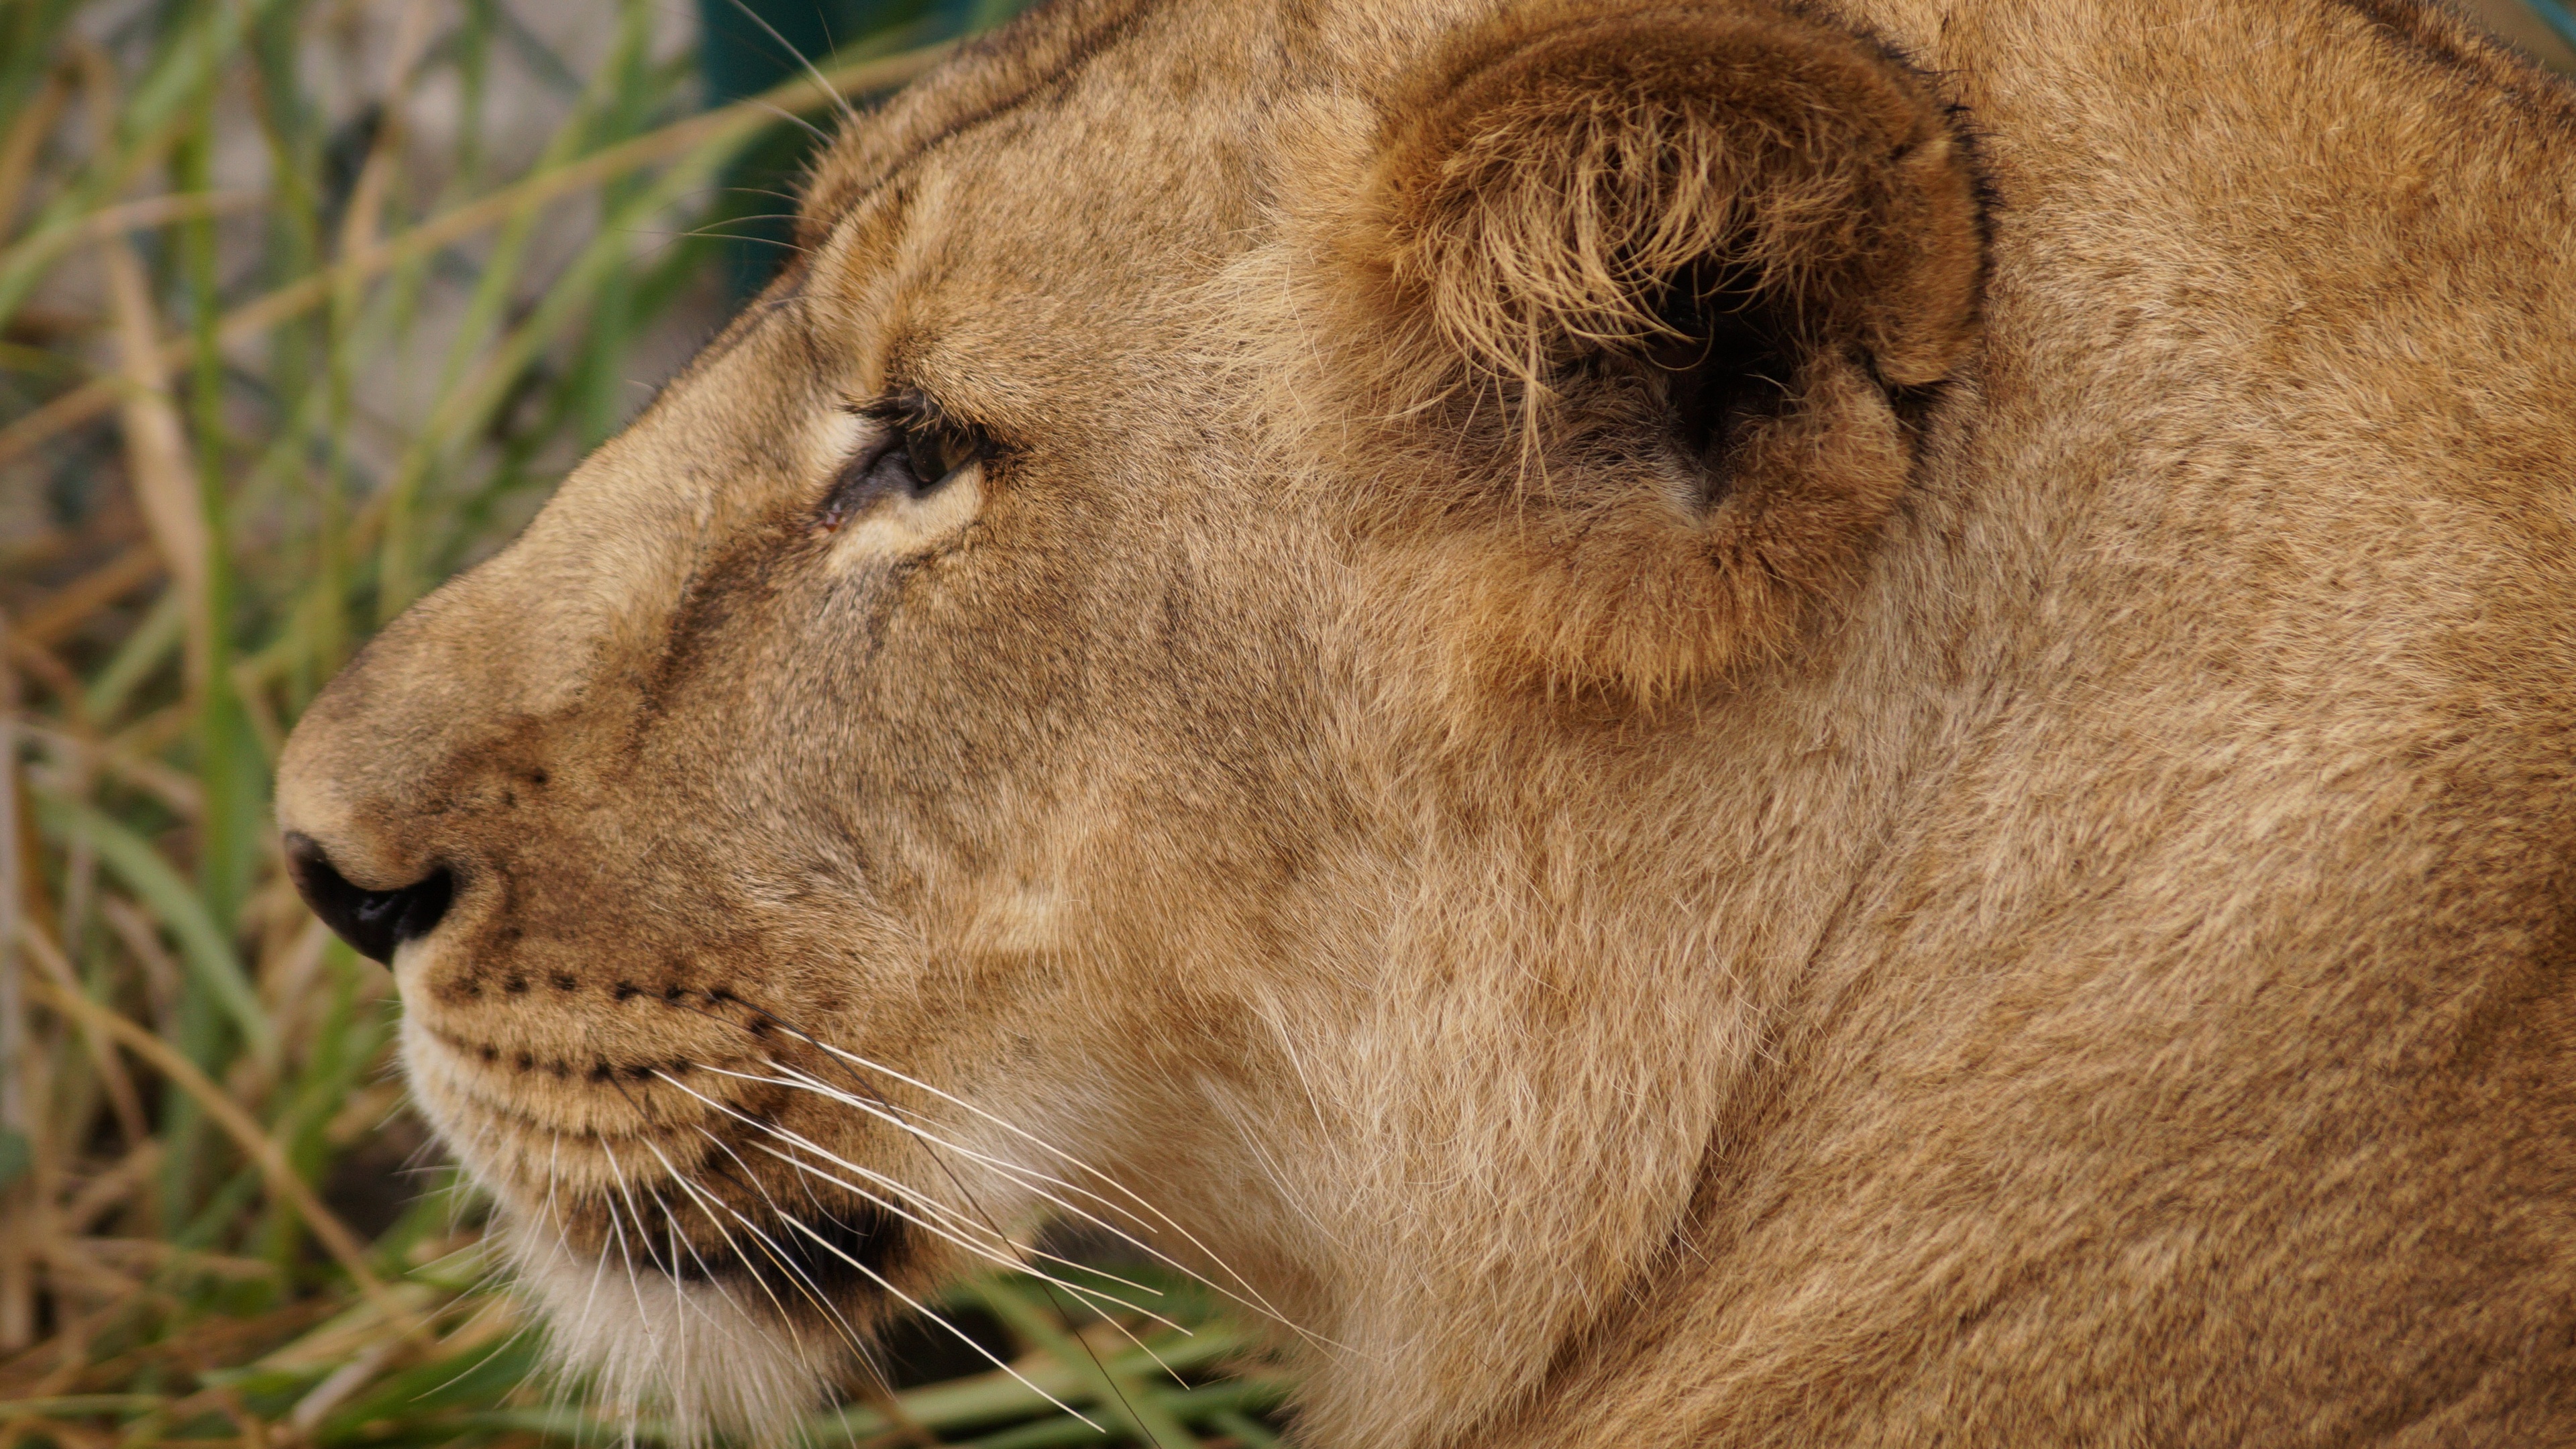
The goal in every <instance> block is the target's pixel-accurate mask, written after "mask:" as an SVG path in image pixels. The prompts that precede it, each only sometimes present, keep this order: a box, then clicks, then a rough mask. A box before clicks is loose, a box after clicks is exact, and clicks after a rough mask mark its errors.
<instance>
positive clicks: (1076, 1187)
mask: <svg viewBox="0 0 2576 1449" xmlns="http://www.w3.org/2000/svg"><path fill="white" fill-rule="evenodd" d="M771 1065H772V1066H776V1065H777V1064H776V1063H771ZM710 1070H712V1071H715V1072H717V1073H718V1074H719V1075H722V1076H730V1077H737V1078H740V1079H741V1080H744V1081H750V1082H761V1083H766V1084H768V1085H771V1086H781V1087H797V1088H801V1089H802V1090H805V1091H809V1092H812V1093H814V1094H815V1095H817V1096H820V1097H823V1098H825V1099H827V1100H829V1101H833V1102H837V1103H840V1104H842V1105H844V1106H849V1107H855V1108H857V1109H858V1110H859V1111H862V1112H865V1113H867V1114H868V1115H870V1116H873V1117H876V1118H878V1119H879V1120H881V1121H884V1122H886V1123H888V1124H889V1125H892V1126H894V1127H897V1128H900V1129H901V1130H903V1131H905V1132H907V1133H909V1134H911V1135H912V1136H913V1137H915V1138H916V1139H918V1140H920V1141H922V1142H923V1143H926V1144H930V1145H933V1146H938V1147H944V1148H946V1149H948V1150H949V1151H951V1152H954V1153H956V1154H958V1155H959V1156H961V1157H964V1158H966V1159H968V1160H969V1161H973V1162H977V1163H980V1164H982V1165H984V1166H987V1167H990V1168H993V1169H994V1170H996V1171H998V1172H1002V1173H1006V1174H1008V1175H1009V1176H1010V1177H1011V1178H1012V1180H1013V1181H1015V1182H1016V1183H1018V1184H1019V1185H1020V1186H1021V1187H1024V1188H1026V1189H1027V1190H1028V1191H1029V1192H1031V1193H1032V1194H1034V1195H1035V1196H1037V1197H1038V1198H1040V1199H1042V1200H1043V1201H1045V1202H1047V1203H1049V1204H1050V1205H1052V1206H1054V1207H1056V1208H1057V1209H1059V1210H1061V1211H1063V1212H1065V1213H1068V1214H1070V1215H1072V1216H1074V1217H1077V1218H1080V1219H1081V1220H1082V1221H1084V1222H1086V1223H1089V1224H1090V1225H1092V1226H1093V1227H1096V1228H1098V1229H1100V1230H1101V1231H1102V1232H1105V1233H1108V1234H1110V1235H1112V1236H1114V1237H1116V1238H1117V1239H1118V1240H1119V1241H1121V1242H1123V1243H1126V1244H1127V1245H1129V1246H1130V1247H1133V1248H1135V1249H1137V1250H1138V1251H1139V1252H1143V1253H1146V1254H1149V1255H1151V1256H1152V1257H1153V1258H1154V1259H1155V1260H1156V1261H1158V1262H1161V1263H1162V1264H1164V1265H1165V1266H1167V1267H1169V1268H1171V1269H1172V1270H1174V1271H1175V1272H1179V1273H1182V1274H1185V1275H1187V1276H1188V1277H1190V1278H1192V1279H1193V1280H1195V1281H1197V1282H1199V1283H1202V1284H1205V1285H1206V1286H1207V1287H1208V1288H1210V1289H1211V1290H1213V1291H1215V1292H1218V1293H1221V1294H1224V1295H1225V1296H1226V1297H1228V1298H1232V1299H1234V1300H1235V1301H1236V1302H1238V1303H1242V1304H1243V1305H1244V1306H1245V1307H1247V1308H1253V1309H1255V1310H1257V1311H1260V1312H1262V1313H1265V1314H1267V1315H1268V1316H1269V1317H1271V1318H1273V1319H1274V1320H1276V1321H1278V1322H1279V1323H1281V1324H1283V1325H1285V1326H1287V1327H1289V1328H1290V1329H1292V1330H1296V1331H1299V1332H1303V1330H1299V1329H1297V1328H1296V1325H1295V1324H1292V1323H1289V1322H1288V1320H1287V1319H1285V1318H1283V1317H1281V1316H1280V1315H1279V1314H1278V1313H1276V1312H1275V1311H1273V1310H1271V1309H1270V1307H1269V1305H1268V1304H1266V1303H1260V1302H1255V1301H1249V1300H1246V1299H1244V1298H1243V1297H1242V1296H1241V1295H1239V1294H1236V1293H1234V1292H1232V1291H1231V1290H1229V1289H1227V1288H1226V1287H1225V1286H1224V1285H1223V1284H1220V1283H1216V1282H1212V1281H1210V1280H1209V1279H1208V1277H1207V1276H1206V1275H1205V1274H1202V1273H1199V1272H1197V1271H1195V1270H1193V1269H1191V1268H1190V1267H1189V1266H1188V1265H1187V1264H1184V1263H1181V1262H1179V1261H1177V1260H1175V1259H1174V1258H1172V1257H1171V1256H1170V1255H1169V1254H1166V1253H1164V1252H1163V1251H1162V1250H1161V1249H1159V1248H1156V1247H1155V1246H1154V1245H1153V1244H1151V1243H1148V1242H1146V1241H1145V1240H1143V1239H1142V1238H1139V1237H1137V1236H1136V1235H1135V1234H1133V1233H1131V1232H1128V1231H1127V1230H1126V1229H1124V1228H1121V1227H1119V1226H1118V1225H1117V1224H1115V1223H1112V1222H1108V1221H1106V1220H1104V1219H1102V1218H1101V1217H1099V1216H1098V1215H1096V1214H1094V1213H1091V1212H1088V1211H1085V1210H1084V1209H1083V1208H1081V1207H1079V1206H1077V1205H1076V1204H1074V1203H1071V1202H1068V1201H1066V1200H1065V1199H1064V1198H1062V1197H1059V1196H1057V1195H1056V1194H1054V1193H1052V1192H1049V1191H1047V1190H1046V1188H1045V1187H1041V1186H1039V1185H1038V1184H1041V1183H1043V1184H1047V1185H1049V1186H1053V1187H1059V1188H1062V1189H1064V1190H1065V1191H1066V1192H1070V1193H1078V1194H1080V1195H1082V1196H1083V1197H1086V1198H1089V1199H1091V1200H1092V1201H1094V1202H1097V1203H1099V1204H1100V1205H1101V1206H1103V1207H1105V1208H1107V1209H1109V1210H1110V1211H1113V1212H1118V1213H1120V1214H1121V1215H1122V1216H1124V1217H1126V1218H1128V1219H1129V1220H1130V1221H1134V1222H1137V1223H1139V1224H1140V1225H1142V1219H1139V1218H1137V1217H1136V1216H1135V1214H1133V1213H1128V1212H1126V1211H1125V1210H1124V1209H1121V1208H1120V1207H1118V1205H1117V1204H1115V1203H1112V1202H1109V1201H1107V1200H1106V1199H1104V1198H1102V1197H1101V1196H1100V1195H1099V1194H1098V1193H1095V1192H1092V1191H1090V1190H1088V1189H1086V1188H1084V1187H1082V1186H1081V1185H1080V1184H1078V1183H1070V1182H1066V1181H1065V1180H1063V1179H1062V1178H1059V1177H1055V1176H1052V1175H1050V1174H1048V1173H1044V1172H1039V1171H1037V1170H1036V1169H1034V1168H1028V1167H1023V1166H1021V1165H1020V1164H1018V1163H1015V1162H1011V1161H1008V1160H1006V1159H1003V1158H998V1157H993V1156H990V1155H988V1154H985V1153H982V1152H978V1151H976V1150H975V1149H974V1148H971V1147H967V1146H964V1145H962V1144H960V1143H957V1142H954V1141H951V1140H949V1139H948V1138H945V1137H941V1136H938V1135H936V1134H933V1133H930V1132H927V1131H924V1130H923V1129H921V1128H919V1127H916V1126H914V1125H913V1124H911V1123H908V1122H905V1121H903V1120H902V1119H900V1118H898V1117H895V1116H892V1115H889V1113H888V1112H887V1110H886V1109H885V1108H883V1107H881V1106H879V1105H877V1104H876V1103H873V1102H870V1101H869V1100H868V1099H866V1098H864V1097H859V1096H855V1095H853V1094H851V1093H847V1092H843V1091H841V1090H840V1089H838V1088H836V1087H833V1086H832V1085H830V1084H829V1083H826V1082H820V1081H817V1080H815V1079H814V1078H812V1077H810V1076H807V1075H805V1074H803V1073H794V1074H793V1075H792V1076H790V1077H783V1078H782V1077H764V1076H759V1075H757V1074H754V1073H748V1072H730V1071H725V1070H724V1069H723V1068H710ZM780 1070H782V1071H792V1069H789V1068H780ZM746 1120H747V1119H746ZM1202 1251H1204V1249H1202ZM1220 1266H1222V1264H1220ZM1227 1273H1228V1274H1229V1276H1235V1275H1234V1274H1233V1270H1232V1269H1230V1268H1229V1269H1227ZM1104 1276H1108V1275H1104ZM1120 1281H1122V1282H1123V1281H1125V1280H1123V1279H1122V1280H1120ZM1133 1286H1136V1287H1137V1288H1139V1289H1140V1290H1141V1291H1144V1292H1147V1293H1153V1294H1155V1295H1156V1296H1158V1297H1159V1296H1161V1290H1159V1289H1155V1288H1150V1287H1146V1286H1145V1285H1142V1284H1136V1285H1133Z"/></svg>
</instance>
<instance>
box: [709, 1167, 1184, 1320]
mask: <svg viewBox="0 0 2576 1449" xmlns="http://www.w3.org/2000/svg"><path fill="white" fill-rule="evenodd" d="M780 1135H781V1136H785V1135H787V1134H783V1133H782V1134H780ZM791 1140H794V1139H791ZM754 1145H755V1146H757V1147H759V1148H760V1150H761V1151H763V1152H766V1153H768V1154H769V1155H770V1156H772V1157H775V1158H777V1159H778V1160H779V1161H781V1162H784V1163H786V1164H787V1165H788V1166H790V1167H793V1168H795V1169H797V1170H798V1171H799V1172H803V1173H805V1174H807V1175H809V1176H811V1177H813V1178H815V1179H817V1180H818V1181H822V1182H828V1183H830V1184H832V1185H833V1186H835V1187H838V1188H840V1189H841V1190H842V1191H844V1192H848V1193H852V1194H855V1195H856V1196H858V1197H861V1198H864V1199H866V1200H867V1201H869V1202H871V1203H874V1204H875V1205H877V1206H878V1207H881V1208H883V1209H885V1210H886V1211H887V1212H890V1213H893V1214H895V1215H896V1216H897V1217H900V1218H902V1219H903V1220H904V1221H906V1222H909V1223H913V1224H915V1225H916V1226H918V1227H920V1228H922V1229H923V1230H924V1231H926V1232H929V1233H931V1234H932V1235H934V1236H936V1237H939V1238H941V1239H943V1240H945V1241H947V1242H951V1243H955V1244H956V1245H957V1246H958V1247H960V1248H963V1249H965V1250H966V1251H967V1252H969V1253H972V1254H974V1255H975V1256H976V1257H979V1258H982V1259H983V1260H984V1261H986V1262H988V1263H992V1264H995V1265H997V1266H1000V1267H1004V1268H1009V1269H1013V1270H1015V1271H1017V1272H1022V1273H1026V1274H1028V1275H1029V1276H1030V1277H1032V1278H1036V1279H1038V1280H1039V1281H1041V1282H1046V1283H1052V1284H1054V1285H1056V1286H1057V1287H1059V1288H1063V1289H1066V1290H1068V1291H1070V1292H1074V1293H1079V1294H1081V1295H1083V1296H1084V1297H1086V1298H1094V1299H1098V1300H1100V1301H1101V1302H1104V1303H1109V1304H1113V1305H1115V1306H1116V1307H1119V1308H1122V1309H1125V1310H1126V1311H1127V1312H1130V1313H1136V1314H1141V1315H1143V1316H1144V1317H1147V1318H1150V1319H1153V1320H1154V1321H1155V1322H1156V1323H1159V1324H1162V1325H1163V1326H1164V1327H1166V1328H1170V1329H1173V1330H1175V1331H1177V1332H1180V1333H1182V1334H1188V1333H1189V1332H1190V1330H1189V1329H1186V1328H1183V1327H1182V1326H1181V1325H1179V1324H1177V1323H1174V1322H1173V1321H1172V1320H1170V1319H1168V1318H1165V1317H1163V1316H1162V1315H1161V1314H1159V1313H1155V1312H1153V1311H1152V1310H1150V1309H1146V1308H1139V1307H1137V1306H1136V1305H1135V1304H1133V1303H1129V1302H1127V1301H1126V1300H1124V1299H1121V1298H1118V1297H1115V1296H1112V1295H1110V1294H1106V1293H1101V1292H1098V1291H1096V1290H1093V1289H1088V1288H1085V1287H1083V1286H1082V1285H1081V1284H1079V1283H1071V1282H1067V1281H1066V1280H1064V1279H1062V1278H1059V1277H1057V1276H1055V1275H1054V1274H1052V1273H1047V1272H1044V1271H1041V1270H1039V1269H1037V1268H1034V1267H1031V1266H1030V1265H1029V1261H1028V1255H1027V1252H1026V1250H1025V1249H1022V1248H1021V1247H1020V1245H1019V1244H1018V1243H1016V1242H1014V1241H1012V1240H1010V1239H1008V1238H1005V1239H1003V1240H1002V1241H1003V1243H1004V1244H1005V1245H1006V1246H1008V1247H1010V1248H1012V1249H1015V1250H1018V1255H1017V1256H1006V1255H1004V1254H1002V1253H998V1252H994V1251H993V1250H991V1249H989V1248H986V1247H984V1246H982V1245H981V1244H979V1243H975V1242H971V1241H969V1240H968V1239H966V1238H964V1237H962V1236H960V1235H958V1234H956V1233H953V1232H950V1231H947V1230H946V1229H943V1228H941V1227H939V1226H938V1225H936V1224H934V1223H930V1222H927V1221H924V1220H923V1219H921V1218H918V1217H915V1216H914V1215H913V1214H911V1213H909V1212H906V1211H905V1210H904V1209H903V1208H901V1207H899V1206H897V1205H896V1204H894V1203H891V1202H887V1201H886V1200H884V1199H882V1198H880V1197H878V1196H877V1195H876V1194H874V1193H872V1192H869V1191H868V1190H867V1189H865V1188H863V1187H860V1186H858V1185H857V1184H855V1183H851V1182H846V1181H843V1180H842V1179H840V1178H837V1177H834V1176H833V1175H831V1174H830V1173H828V1172H825V1171H823V1170H822V1169H821V1168H819V1167H816V1166H815V1165H814V1164H812V1163H810V1162H806V1161H803V1160H802V1159H799V1158H796V1157H791V1156H789V1155H788V1154H786V1153H784V1152H781V1151H779V1150H778V1149H776V1148H774V1147H770V1146H767V1145H765V1144H757V1143H756V1144H754ZM796 1145H798V1146H802V1147H805V1148H807V1149H808V1150H810V1151H814V1152H817V1153H821V1155H823V1156H824V1157H826V1158H830V1159H831V1160H832V1161H833V1162H835V1163H840V1165H842V1166H848V1165H849V1164H847V1163H842V1162H841V1160H840V1159H839V1158H837V1157H832V1154H830V1153H829V1152H824V1151H823V1149H821V1148H819V1147H815V1146H813V1144H811V1143H807V1142H802V1141H797V1144H796Z"/></svg>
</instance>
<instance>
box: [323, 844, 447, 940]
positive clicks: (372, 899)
mask: <svg viewBox="0 0 2576 1449" xmlns="http://www.w3.org/2000/svg"><path fill="white" fill-rule="evenodd" d="M286 865H287V869H288V870H289V871H291V872H293V873H294V876H295V889H296V891H297V892H298V893H299V894H301V895H302V896H303V897H304V904H306V905H308V906H311V907H312V908H313V914H315V915H317V916H320V917H321V918H322V924H324V925H326V926H329V927H330V928H331V929H332V930H334V931H337V932H339V934H340V939H341V940H343V941H346V942H348V943H349V944H350V945H352V946H355V947H357V948H358V954H359V955H361V956H365V957H368V958H370V959H373V960H377V961H382V962H384V963H385V964H387V965H391V964H393V959H394V947H396V946H399V945H401V944H402V943H403V942H405V941H413V940H418V939H419V938H420V937H422V936H426V935H428V934H429V933H430V932H431V931H433V930H435V929H437V927H438V918H439V917H441V916H443V915H446V914H447V902H448V900H449V898H450V897H452V896H454V895H455V894H456V877H455V876H453V875H451V874H449V873H448V872H447V871H446V870H445V869H444V868H442V869H439V870H435V871H432V872H430V873H429V874H428V875H426V876H424V877H422V878H421V879H419V880H417V881H414V882H412V883H411V884H410V885H407V886H404V887H402V888H401V889H399V890H390V891H371V890H366V889H363V888H361V887H359V886H354V885H351V884H349V881H348V878H347V877H345V876H343V875H341V874H340V873H339V872H338V871H336V870H333V869H332V868H331V857H329V856H328V855H325V854H323V852H322V847H321V846H320V845H318V844H316V843H315V842H314V840H313V838H312V837H311V836H309V835H298V834H296V833H294V832H292V831H289V832H288V833H287V836H286Z"/></svg>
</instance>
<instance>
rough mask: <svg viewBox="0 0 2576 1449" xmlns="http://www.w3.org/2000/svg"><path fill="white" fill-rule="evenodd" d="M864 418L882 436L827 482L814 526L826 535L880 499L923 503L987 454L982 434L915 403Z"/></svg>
mask: <svg viewBox="0 0 2576 1449" xmlns="http://www.w3.org/2000/svg"><path fill="white" fill-rule="evenodd" d="M866 415H867V416H869V417H871V418H874V419H875V420H876V421H877V422H878V423H880V424H881V425H883V427H884V429H885V431H884V432H883V433H881V434H879V435H878V436H877V438H876V439H875V440H874V441H873V442H871V443H869V444H868V446H867V447H865V448H863V449H861V450H860V451H859V453H858V455H857V456H856V457H854V458H852V459H851V460H850V461H849V462H848V463H847V464H844V465H843V466H842V468H841V471H840V474H839V476H838V477H836V478H834V479H833V480H832V488H831V491H830V492H829V493H828V494H827V495H826V496H825V497H824V500H823V510H822V513H821V515H820V516H819V517H818V518H817V520H816V522H817V523H818V524H819V525H820V526H821V527H822V529H823V530H824V531H825V532H827V533H828V532H830V531H832V530H834V529H837V528H839V527H840V526H841V525H842V524H843V523H846V522H848V521H849V520H850V518H851V517H852V516H853V515H855V514H857V513H859V512H860V511H861V510H863V509H865V508H866V507H868V506H869V505H870V504H872V503H875V502H877V501H878V500H879V499H882V498H887V497H903V498H926V497H928V496H929V495H930V494H932V493H935V492H937V491H938V490H939V489H940V488H941V487H942V486H943V485H945V484H947V483H948V482H950V481H951V480H953V479H955V478H956V477H957V475H958V474H960V473H963V472H964V471H966V469H968V468H969V467H972V466H973V465H975V464H977V463H980V462H982V461H983V460H984V459H985V458H987V457H989V456H990V455H991V453H992V448H991V446H990V444H988V443H987V442H986V441H985V439H984V436H983V434H982V433H980V432H978V431H976V430H975V429H972V428H967V427H961V426H959V425H958V424H955V423H952V422H949V421H947V420H946V419H944V418H940V417H938V416H936V415H935V414H934V413H932V412H931V410H930V409H929V408H928V407H927V406H925V405H924V404H922V403H921V402H920V400H918V399H915V398H904V399H899V400H898V401H896V402H895V403H893V404H889V405H887V406H885V407H882V408H870V409H868V410H867V413H866Z"/></svg>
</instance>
